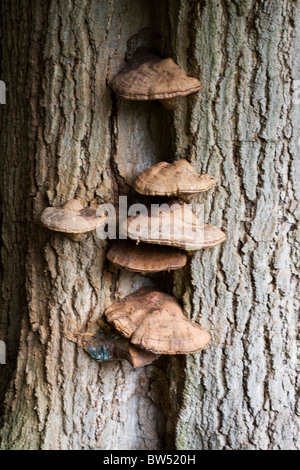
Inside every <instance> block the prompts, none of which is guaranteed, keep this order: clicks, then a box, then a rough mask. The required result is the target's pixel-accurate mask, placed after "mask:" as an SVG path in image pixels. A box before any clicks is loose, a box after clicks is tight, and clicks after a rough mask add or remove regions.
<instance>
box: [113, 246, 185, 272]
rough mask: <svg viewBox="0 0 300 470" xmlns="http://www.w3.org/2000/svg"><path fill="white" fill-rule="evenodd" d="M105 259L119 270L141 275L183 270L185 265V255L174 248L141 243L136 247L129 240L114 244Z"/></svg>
mask: <svg viewBox="0 0 300 470" xmlns="http://www.w3.org/2000/svg"><path fill="white" fill-rule="evenodd" d="M107 258H108V260H109V261H111V262H112V263H113V264H115V265H116V266H118V267H120V268H124V269H126V270H127V271H133V272H137V273H141V274H152V273H159V272H162V271H169V272H170V271H174V270H176V269H181V268H183V267H184V266H185V265H186V263H187V256H186V254H185V253H184V252H182V251H180V250H178V249H176V248H170V247H167V246H159V245H145V244H143V243H142V244H140V245H137V244H136V243H134V242H131V241H129V240H119V241H116V242H114V244H113V245H112V246H111V247H110V249H109V250H108V253H107Z"/></svg>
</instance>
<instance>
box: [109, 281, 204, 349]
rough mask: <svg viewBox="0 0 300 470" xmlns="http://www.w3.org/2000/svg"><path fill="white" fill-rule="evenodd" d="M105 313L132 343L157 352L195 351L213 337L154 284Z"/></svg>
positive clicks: (116, 304)
mask: <svg viewBox="0 0 300 470" xmlns="http://www.w3.org/2000/svg"><path fill="white" fill-rule="evenodd" d="M105 316H106V318H107V321H108V322H109V323H111V324H112V325H113V326H114V327H115V328H116V329H117V330H118V331H119V332H120V333H121V334H122V335H123V336H125V337H126V338H128V339H130V341H131V342H132V343H133V344H135V345H136V346H138V347H140V348H143V349H147V350H149V351H152V352H153V353H155V354H169V355H173V354H190V353H195V352H197V351H201V350H202V349H203V348H205V346H207V344H208V343H209V341H210V334H209V333H208V332H207V331H206V330H205V329H203V328H202V327H201V326H200V325H198V324H196V323H193V322H191V321H190V320H189V319H188V318H186V317H185V315H184V313H183V310H182V308H181V306H180V305H179V304H178V302H177V301H176V300H175V299H174V298H173V297H171V296H170V295H168V294H165V293H163V292H160V291H158V290H154V289H153V288H151V287H144V288H142V289H140V290H138V291H137V292H135V293H134V294H131V295H129V296H128V297H126V298H125V299H123V300H121V301H119V302H116V303H114V304H113V305H112V306H111V307H109V308H108V309H107V310H106V312H105Z"/></svg>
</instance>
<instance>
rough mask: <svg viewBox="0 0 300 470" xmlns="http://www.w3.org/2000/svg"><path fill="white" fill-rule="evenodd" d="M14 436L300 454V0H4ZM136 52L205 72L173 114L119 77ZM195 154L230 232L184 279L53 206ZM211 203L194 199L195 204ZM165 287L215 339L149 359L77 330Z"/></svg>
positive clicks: (6, 303) (10, 445)
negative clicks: (123, 263) (120, 353)
mask: <svg viewBox="0 0 300 470" xmlns="http://www.w3.org/2000/svg"><path fill="white" fill-rule="evenodd" d="M0 11H1V21H2V30H3V34H2V75H1V77H0V78H1V79H2V80H3V81H4V82H5V84H6V87H7V90H8V93H7V100H6V102H7V104H6V105H5V106H4V105H2V106H1V123H2V124H1V157H2V158H1V208H2V209H1V210H2V252H1V253H2V257H1V259H2V268H3V269H2V271H3V276H2V277H3V278H2V297H1V324H0V326H1V330H0V340H3V341H5V343H6V346H7V354H8V356H7V365H6V366H4V365H1V366H0V367H1V384H0V387H1V388H0V392H1V403H2V407H1V410H2V419H1V431H0V436H1V448H2V449H10V450H12V449H22V450H25V449H31V450H33V449H43V450H48V449H50V450H54V449H69V450H74V449H76V450H77V449H113V450H117V449H123V450H125V449H134V450H138V449H151V450H155V449H173V448H177V449H192V450H196V449H214V450H221V449H234V450H238V449H256V450H260V449H269V450H271V449H299V447H300V443H299V438H298V435H299V413H300V410H299V404H298V403H297V342H296V336H297V321H298V318H297V315H298V312H299V241H300V232H299V218H300V210H299V208H300V186H299V181H300V178H299V176H300V163H299V156H298V152H299V137H300V136H299V128H300V108H299V106H300V104H299V100H298V91H299V87H298V85H299V79H300V54H299V48H298V46H297V45H298V44H299V41H300V2H299V1H291V0H260V1H259V0H242V1H238V2H237V1H233V0H231V1H229V0H218V1H217V0H210V1H209V2H206V1H205V0H203V1H183V0H172V1H167V0H166V1H164V2H161V1H159V0H154V1H153V0H152V1H148V0H142V1H141V0H84V1H82V0H80V1H79V0H51V2H49V1H46V0H41V1H39V2H33V1H31V0H15V1H12V0H9V1H8V0H2V2H1V5H0ZM138 46H148V47H151V48H155V49H156V50H157V51H158V52H159V53H160V54H161V55H162V56H165V57H167V56H172V57H173V58H174V60H175V61H177V63H178V64H179V65H180V66H182V67H183V68H184V69H185V70H186V71H187V72H188V73H189V74H190V75H193V76H196V77H198V78H199V79H200V80H201V82H202V90H201V92H200V93H199V94H196V95H191V96H190V97H188V98H185V99H183V100H181V103H180V105H179V108H178V110H176V111H175V112H174V113H173V112H168V111H166V110H164V109H163V108H162V106H161V105H160V104H158V103H156V102H151V103H143V102H126V101H122V100H118V99H117V98H116V97H115V95H114V94H113V93H112V91H111V90H110V89H109V87H108V86H107V83H108V81H109V80H110V79H111V78H112V77H113V76H114V75H115V74H116V73H117V72H118V71H119V70H120V68H121V67H122V65H123V64H124V61H125V60H126V58H128V57H130V55H131V54H132V53H133V52H134V51H135V49H136V48H137V47H138ZM180 157H186V158H188V159H190V161H191V162H192V163H193V165H194V166H195V167H196V168H197V169H198V170H199V171H201V172H207V173H209V174H211V175H213V176H215V177H216V178H217V179H218V187H217V188H216V189H215V190H213V191H211V192H209V193H208V194H205V195H203V196H201V197H199V198H198V199H196V202H198V203H199V202H201V203H203V204H204V208H205V221H206V222H209V223H213V224H215V225H217V226H219V227H223V229H224V230H226V231H227V235H228V240H227V242H226V243H225V244H224V245H223V246H221V247H218V248H215V249H212V250H206V251H203V252H198V253H197V254H196V255H195V256H194V257H193V260H192V262H191V265H190V267H188V268H186V269H185V270H183V271H179V272H177V273H176V274H174V275H172V276H171V275H170V276H159V277H156V278H148V277H142V276H140V275H137V274H133V273H125V272H123V271H117V272H113V271H112V269H111V267H110V266H109V265H108V263H107V262H106V259H105V254H106V247H107V244H106V242H103V241H100V240H98V239H97V237H96V235H95V234H89V235H86V236H84V238H83V239H82V240H81V241H80V242H74V241H71V240H70V239H69V238H67V237H65V236H63V235H60V234H57V233H50V232H49V231H47V230H46V229H44V228H43V227H41V225H40V222H39V219H40V215H41V213H42V211H43V210H44V209H45V208H46V207H47V206H49V205H58V204H62V203H65V202H67V201H68V200H69V199H72V198H74V197H76V198H78V199H79V200H81V201H82V203H84V205H88V204H91V205H92V206H93V205H94V206H96V205H98V204H101V203H103V202H114V203H115V204H117V198H118V195H119V194H126V195H128V198H129V202H133V201H134V200H135V199H134V198H135V196H134V194H133V192H132V190H131V189H130V183H131V182H132V179H133V177H134V175H135V174H137V173H138V172H139V171H141V170H143V169H145V168H146V167H147V166H148V165H151V164H155V163H156V162H158V161H161V160H167V161H173V160H174V159H178V158H180ZM195 209H196V206H195ZM144 285H157V286H159V287H161V286H164V288H165V289H166V290H168V291H169V292H172V291H173V293H174V295H176V297H177V298H178V299H179V300H180V301H182V303H183V305H184V307H185V311H186V314H187V315H188V316H190V318H192V319H193V320H194V321H196V322H199V323H201V325H202V326H204V327H205V328H207V329H208V330H209V331H210V332H211V334H212V342H211V344H210V346H209V347H208V348H207V349H206V351H205V352H203V353H199V354H195V355H191V356H186V357H180V356H179V357H172V358H171V357H170V358H169V357H163V358H160V359H159V360H157V361H156V362H154V363H153V364H152V365H150V366H147V367H145V368H142V369H138V370H133V369H132V368H131V366H130V365H129V364H127V363H126V362H112V363H111V362H108V363H104V364H102V365H99V364H97V363H96V362H94V361H92V359H90V358H89V356H87V354H86V353H85V352H84V351H83V350H81V349H80V348H79V347H78V346H77V345H76V344H74V343H72V342H70V341H69V340H68V336H69V333H70V332H78V331H81V332H84V331H85V330H86V329H88V328H90V327H91V326H92V325H94V324H95V323H96V322H97V321H98V320H99V319H100V318H101V317H102V316H103V312H104V310H105V308H106V307H108V306H109V305H110V304H111V303H112V301H113V300H114V299H117V298H120V297H124V296H126V295H128V294H129V293H131V292H134V291H135V290H137V289H138V288H139V287H141V286H144Z"/></svg>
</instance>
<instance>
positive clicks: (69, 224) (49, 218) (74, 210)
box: [41, 199, 105, 234]
mask: <svg viewBox="0 0 300 470" xmlns="http://www.w3.org/2000/svg"><path fill="white" fill-rule="evenodd" d="M104 220H105V217H97V215H96V210H94V209H90V208H88V207H83V206H82V205H81V204H80V202H79V201H77V200H76V199H74V200H71V201H69V202H68V203H67V204H65V205H64V206H60V207H48V208H47V209H46V210H45V211H44V212H43V214H42V216H41V221H42V223H43V225H44V226H45V227H47V228H49V229H50V230H54V231H56V232H64V233H70V234H84V233H87V232H91V231H92V230H95V229H96V228H97V227H99V226H100V225H101V223H102V222H103V221H104Z"/></svg>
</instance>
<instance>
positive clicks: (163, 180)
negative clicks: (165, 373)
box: [105, 48, 226, 355]
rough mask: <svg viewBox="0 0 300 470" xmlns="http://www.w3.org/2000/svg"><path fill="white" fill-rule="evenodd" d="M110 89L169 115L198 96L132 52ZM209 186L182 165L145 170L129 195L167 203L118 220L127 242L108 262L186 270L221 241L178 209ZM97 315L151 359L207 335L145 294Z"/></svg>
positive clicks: (160, 296) (179, 77)
mask: <svg viewBox="0 0 300 470" xmlns="http://www.w3.org/2000/svg"><path fill="white" fill-rule="evenodd" d="M111 87H112V89H113V90H114V92H115V93H116V94H117V96H119V97H120V98H123V99H127V100H159V101H161V103H162V104H163V106H164V107H165V108H166V109H175V108H176V106H177V103H178V99H179V98H180V97H183V96H186V95H188V94H190V93H194V92H196V91H198V90H199V89H200V88H201V84H200V82H199V80H197V79H196V78H193V77H188V76H187V75H186V73H185V72H184V71H183V70H182V69H180V67H178V65H176V64H175V62H174V61H173V60H172V59H170V58H168V59H161V58H160V57H159V56H157V55H155V54H153V53H152V52H151V51H149V50H147V49H145V48H140V49H138V50H137V51H136V53H135V54H134V55H133V57H132V59H131V61H130V62H129V63H127V64H126V66H125V67H124V68H123V69H122V70H121V71H120V72H119V73H118V74H117V75H116V76H115V77H114V79H113V80H112V81H111ZM215 185H216V180H215V178H214V177H213V176H210V175H206V174H204V175H201V174H199V173H198V172H197V171H196V170H195V169H194V167H193V166H192V165H191V164H190V163H189V162H188V161H187V160H185V159H181V160H178V161H175V162H174V163H167V162H160V163H158V164H157V165H155V166H153V167H149V168H147V169H146V170H145V171H143V172H142V173H141V174H140V175H138V177H137V178H136V180H135V181H134V183H133V188H134V190H135V191H136V192H137V193H139V194H142V195H144V196H154V197H157V196H159V197H160V196H162V197H170V198H173V200H171V201H170V202H169V203H165V204H162V205H160V206H159V205H155V206H153V205H152V206H151V209H149V210H146V211H145V212H144V213H139V214H138V215H136V216H134V217H128V218H127V219H126V220H123V221H121V222H120V231H121V233H122V235H123V236H126V237H127V238H129V239H130V240H131V241H128V240H127V241H124V240H122V241H121V240H119V241H116V242H115V243H114V244H113V245H112V246H111V247H110V249H109V250H108V253H107V258H108V260H109V261H110V262H112V263H113V264H114V265H116V266H117V267H118V268H123V269H126V270H128V271H135V272H138V273H141V274H147V275H149V274H153V273H158V272H161V271H168V272H170V271H173V270H176V269H181V268H183V267H184V266H185V265H186V263H187V261H188V256H187V255H188V253H191V252H195V251H197V250H201V249H203V248H213V247H215V246H217V245H219V244H221V243H222V242H224V241H225V239H226V236H225V233H224V232H222V231H221V230H220V229H219V228H218V227H215V226H213V225H207V224H203V223H200V222H199V220H198V219H197V217H196V216H195V214H194V213H193V211H192V210H191V209H190V208H189V207H188V205H186V204H184V203H183V201H189V200H190V199H191V198H192V197H193V196H194V195H196V194H200V193H203V192H206V191H209V190H210V189H212V188H213V187H214V186H215ZM174 198H176V199H177V200H175V201H174ZM105 316H106V319H107V321H108V322H109V323H110V324H111V325H113V326H114V327H115V328H116V330H118V331H119V332H120V333H121V334H122V335H123V336H124V337H125V338H127V339H128V340H130V341H131V343H133V344H134V345H135V346H136V347H139V348H141V349H144V350H147V351H150V352H152V353H154V354H159V355H161V354H169V355H173V354H188V353H195V352H197V351H200V350H202V349H203V348H205V346H206V345H207V344H208V343H209V341H210V335H209V333H208V332H207V331H206V330H204V329H203V328H202V327H201V326H200V325H198V324H195V323H193V322H191V321H190V320H189V319H188V318H186V316H185V315H184V312H183V310H182V308H181V306H180V304H179V303H178V302H177V301H176V299H174V298H173V297H172V296H170V295H168V294H165V293H163V292H160V291H159V290H155V289H153V288H142V289H140V290H138V291H137V292H135V293H134V294H131V295H129V296H127V297H126V298H124V299H123V300H120V301H118V302H115V303H113V305H112V306H111V307H110V308H108V309H107V310H106V312H105Z"/></svg>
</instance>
